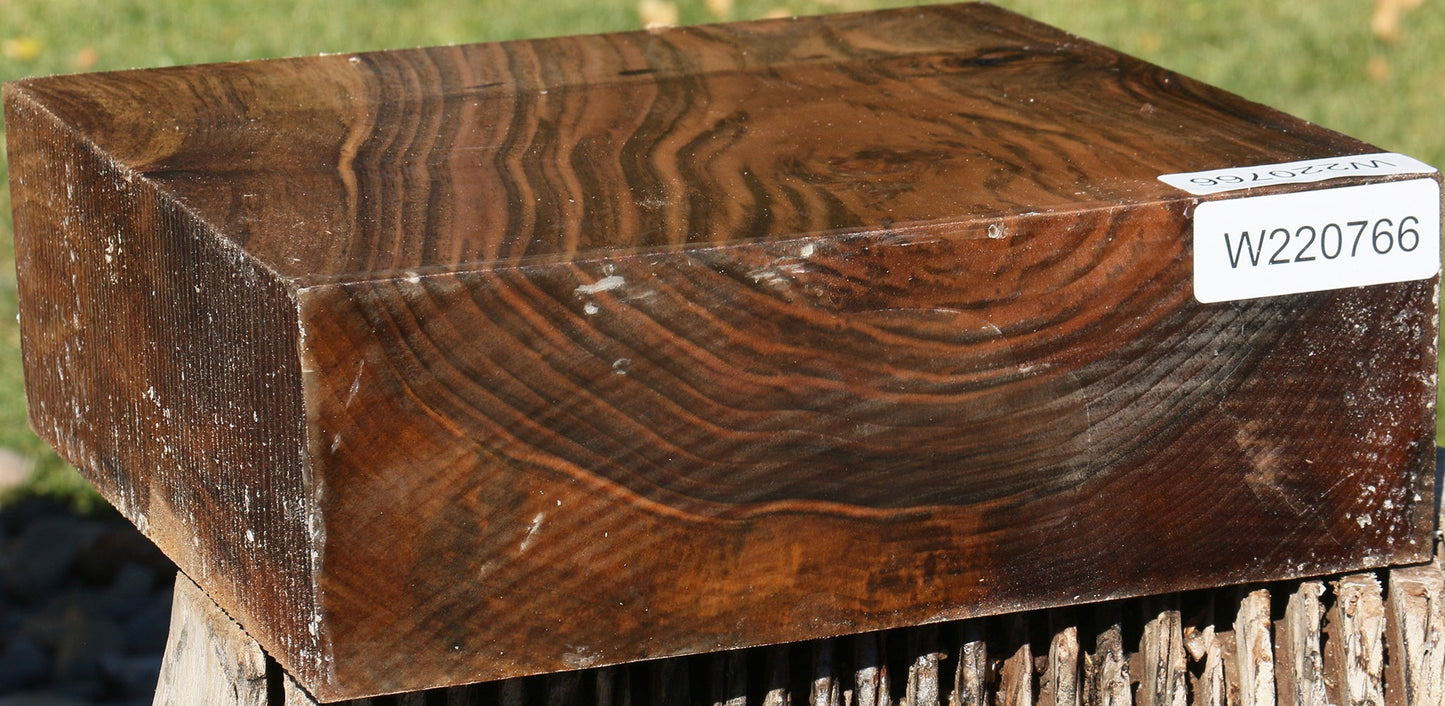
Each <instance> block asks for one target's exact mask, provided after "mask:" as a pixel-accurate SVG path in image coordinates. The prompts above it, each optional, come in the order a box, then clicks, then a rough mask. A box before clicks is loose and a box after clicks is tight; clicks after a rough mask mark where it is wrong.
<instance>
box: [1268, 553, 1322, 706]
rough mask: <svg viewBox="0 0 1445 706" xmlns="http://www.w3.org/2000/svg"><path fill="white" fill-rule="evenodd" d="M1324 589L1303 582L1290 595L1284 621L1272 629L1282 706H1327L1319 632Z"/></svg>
mask: <svg viewBox="0 0 1445 706" xmlns="http://www.w3.org/2000/svg"><path fill="white" fill-rule="evenodd" d="M1324 592H1325V585H1324V584H1323V583H1321V582H1319V581H1305V582H1304V583H1302V584H1300V587H1299V589H1297V590H1296V591H1295V592H1294V593H1292V594H1290V597H1289V602H1288V603H1287V604H1286V606H1285V612H1284V619H1283V620H1281V621H1279V623H1277V624H1276V625H1275V664H1276V665H1278V666H1277V669H1276V671H1275V678H1276V684H1275V693H1276V695H1277V699H1276V701H1277V703H1279V704H1280V705H1281V706H1330V703H1331V702H1330V697H1329V694H1328V693H1327V691H1328V688H1327V686H1326V684H1325V666H1324V654H1323V652H1322V651H1321V649H1320V634H1321V633H1320V631H1321V628H1322V627H1323V625H1324V619H1325V611H1324V605H1323V604H1322V603H1321V602H1320V596H1322V595H1324Z"/></svg>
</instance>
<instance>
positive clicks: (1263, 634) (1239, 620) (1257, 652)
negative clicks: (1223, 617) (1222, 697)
mask: <svg viewBox="0 0 1445 706" xmlns="http://www.w3.org/2000/svg"><path fill="white" fill-rule="evenodd" d="M1234 646H1235V649H1234V658H1235V674H1236V675H1237V676H1236V677H1235V683H1236V684H1237V688H1238V691H1239V699H1238V701H1235V703H1238V704H1240V706H1275V704H1276V703H1277V700H1276V698H1275V697H1276V695H1277V693H1276V691H1275V665H1274V650H1273V649H1272V647H1271V641H1270V622H1269V590H1268V589H1263V588H1261V589H1258V590H1255V591H1251V592H1249V594H1248V595H1246V596H1245V597H1244V599H1243V600H1241V601H1240V602H1239V614H1238V615H1237V616H1235V618H1234Z"/></svg>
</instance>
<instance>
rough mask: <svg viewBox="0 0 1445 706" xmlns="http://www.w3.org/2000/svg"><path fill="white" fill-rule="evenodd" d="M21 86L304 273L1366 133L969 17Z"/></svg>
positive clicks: (508, 255) (841, 228)
mask: <svg viewBox="0 0 1445 706" xmlns="http://www.w3.org/2000/svg"><path fill="white" fill-rule="evenodd" d="M19 90H21V91H23V92H25V93H28V94H31V95H33V96H34V97H35V98H36V100H38V101H39V102H41V103H43V104H44V105H45V107H46V109H47V110H49V111H52V112H54V113H55V114H56V115H57V117H59V118H60V119H61V120H63V121H64V122H66V123H67V124H70V125H72V126H74V127H75V129H77V130H78V131H79V132H81V133H82V134H83V135H85V137H86V138H87V139H89V140H91V141H93V142H94V143H95V144H96V146H97V147H98V148H99V149H101V150H103V151H104V152H105V153H106V154H107V155H109V156H110V157H111V158H113V159H115V160H117V161H118V162H119V163H120V164H122V165H124V166H125V167H126V168H127V169H130V170H133V171H134V172H135V173H136V174H137V175H139V176H143V177H144V178H146V179H148V180H150V181H152V182H154V183H155V184H156V186H157V187H158V188H159V189H162V190H164V191H168V192H170V193H172V194H173V195H174V196H175V197H176V198H177V199H178V200H180V201H181V202H182V203H184V204H185V205H186V206H187V208H189V209H192V210H194V212H195V213H196V214H197V215H198V216H199V217H200V218H201V219H203V220H204V221H206V222H207V223H208V224H211V225H212V226H214V227H215V228H216V229H217V232H218V233H219V234H220V235H222V236H223V237H225V238H227V239H228V240H231V241H233V242H235V243H236V244H237V245H239V246H240V247H241V248H243V249H244V250H246V251H248V252H250V253H252V254H254V255H255V256H256V257H257V258H258V260H260V261H261V262H262V263H264V264H265V266H266V267H268V268H270V269H272V270H273V271H275V272H277V273H278V274H280V275H281V276H282V277H284V278H286V279H289V280H293V281H295V282H296V283H297V284H299V285H302V286H305V285H308V284H315V283H320V282H327V281H337V280H353V279H368V278H375V277H396V276H407V275H409V274H414V273H417V272H431V271H435V270H438V269H442V270H452V269H467V268H478V267H486V266H488V265H490V264H495V263H515V262H519V261H526V260H533V259H563V260H566V259H584V258H589V257H591V258H595V257H601V256H606V255H607V254H608V253H611V252H616V251H623V250H633V249H652V250H666V249H672V248H677V247H707V246H716V245H720V244H725V243H730V242H737V241H747V240H758V239H770V240H780V239H792V238H804V237H811V236H817V235H836V234H845V233H856V232H861V233H869V232H876V231H877V230H879V229H884V228H894V229H907V228H909V227H915V226H926V225H939V224H957V223H960V222H970V221H980V222H982V221H987V222H993V221H994V220H996V219H999V218H1002V217H1008V216H1022V215H1027V214H1036V213H1040V212H1045V213H1047V212H1053V211H1073V210H1087V209H1109V208H1116V207H1118V206H1119V205H1121V204H1130V203H1140V202H1149V201H1156V200H1161V199H1176V200H1177V199H1180V198H1182V195H1181V194H1180V193H1179V192H1178V191H1176V190H1174V189H1172V188H1171V187H1168V186H1166V185H1164V184H1162V183H1160V182H1158V181H1157V180H1156V178H1155V177H1157V176H1158V175H1159V174H1164V173H1170V172H1185V171H1195V170H1198V169H1208V168H1215V167H1225V166H1234V165H1248V164H1269V163H1275V162H1285V161H1290V160H1294V159H1304V158H1310V157H1321V156H1332V155H1335V154H1339V153H1340V152H1341V150H1345V151H1348V150H1351V149H1358V148H1359V147H1358V146H1357V145H1355V144H1352V143H1349V142H1345V141H1341V140H1339V139H1338V136H1336V135H1332V134H1329V133H1326V132H1325V131H1322V130H1319V129H1313V128H1310V127H1308V126H1305V125H1302V124H1300V123H1298V122H1297V121H1293V120H1290V119H1288V118H1287V117H1286V116H1283V115H1280V114H1278V113H1276V112H1274V111H1272V110H1270V109H1267V108H1264V107H1263V106H1259V105H1253V104H1248V103H1244V102H1241V101H1239V100H1237V99H1235V98H1233V97H1232V96H1228V95H1226V94H1223V93H1220V92H1217V91H1213V90H1208V89H1206V88H1204V87H1201V86H1199V85H1197V84H1194V83H1192V82H1188V81H1180V80H1177V79H1176V78H1173V77H1170V76H1169V75H1167V74H1161V73H1159V72H1157V70H1156V69H1155V68H1154V67H1151V66H1149V65H1147V64H1143V63H1141V62H1138V61H1135V60H1132V59H1129V58H1127V57H1123V56H1121V55H1119V54H1117V53H1114V52H1112V51H1110V50H1107V49H1105V48H1103V47H1100V46H1098V45H1095V44H1092V43H1088V42H1085V41H1081V40H1078V39H1077V38H1074V37H1070V36H1068V35H1065V34H1063V33H1061V32H1058V31H1056V30H1053V29H1051V28H1048V27H1045V26H1042V25H1037V24H1031V23H1024V22H1020V21H1018V19H1017V18H1016V17H1015V16H1013V15H1011V14H1009V13H1007V12H1005V11H1003V10H1000V9H997V8H994V7H989V6H950V7H926V8H917V9H909V10H897V11H889V12H883V13H870V14H857V15H846V16H835V17H830V18H828V19H820V18H802V19H796V20H776V21H767V22H755V23H745V24H737V25H726V26H720V27H719V26H710V27H693V28H680V29H671V30H667V31H659V32H633V33H627V34H615V35H605V36H585V37H573V38H561V39H550V40H541V41H523V42H511V43H502V44H487V45H474V46H458V47H447V48H439V49H419V50H413V51H393V52H383V53H372V54H361V55H355V56H343V55H338V56H324V57H315V58H304V59H293V60H284V61H265V62H255V63H243V64H234V65H220V66H215V65H213V66H202V67H181V68H171V69H160V70H147V71H137V72H124V73H113V74H103V75H94V76H66V77H59V78H51V79H38V80H32V81H28V82H25V83H23V84H21V87H20V89H19ZM1286 125H1288V126H1289V127H1290V128H1291V129H1290V130H1289V131H1288V132H1285V131H1282V130H1281V129H1279V128H1281V127H1283V126H1286Z"/></svg>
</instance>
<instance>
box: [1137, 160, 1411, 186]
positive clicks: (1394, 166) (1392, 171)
mask: <svg viewBox="0 0 1445 706" xmlns="http://www.w3.org/2000/svg"><path fill="white" fill-rule="evenodd" d="M1434 173H1435V168H1434V167H1432V166H1430V165H1428V164H1426V163H1424V162H1421V161H1420V160H1418V159H1414V158H1412V157H1406V156H1405V155H1403V154H1395V153H1394V152H1382V153H1379V154H1359V155H1353V156H1349V157H1328V158H1325V159H1306V160H1304V161H1301V162H1284V163H1281V164H1262V165H1259V166H1255V167H1229V168H1226V169H1212V170H1210V171H1205V172H1186V173H1183V174H1164V175H1161V176H1160V177H1159V181H1162V182H1164V183H1165V184H1168V185H1170V186H1173V187H1176V188H1179V189H1183V190H1185V191H1188V192H1189V193H1191V194H1195V195H1198V196H1204V195H1207V194H1218V193H1221V192H1225V191H1238V190H1241V189H1252V188H1255V187H1258V186H1275V185H1277V184H1307V183H1311V182H1316V181H1324V180H1326V179H1339V178H1343V177H1366V176H1391V175H1398V174H1434Z"/></svg>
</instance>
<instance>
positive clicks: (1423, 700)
mask: <svg viewBox="0 0 1445 706" xmlns="http://www.w3.org/2000/svg"><path fill="white" fill-rule="evenodd" d="M1386 606H1387V610H1388V618H1387V619H1386V621H1385V624H1386V639H1387V640H1388V643H1387V644H1388V648H1387V649H1388V650H1389V655H1391V656H1390V661H1389V663H1388V664H1387V666H1386V669H1387V670H1389V672H1390V674H1389V675H1388V676H1387V678H1386V680H1385V684H1386V687H1387V688H1386V690H1385V702H1386V703H1389V704H1399V705H1400V706H1426V705H1427V704H1441V703H1445V571H1441V569H1440V565H1439V563H1438V562H1437V563H1431V564H1426V565H1424V566H1411V567H1407V568H1403V569H1395V570H1393V571H1391V572H1390V586H1389V594H1388V596H1387V597H1386Z"/></svg>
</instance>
